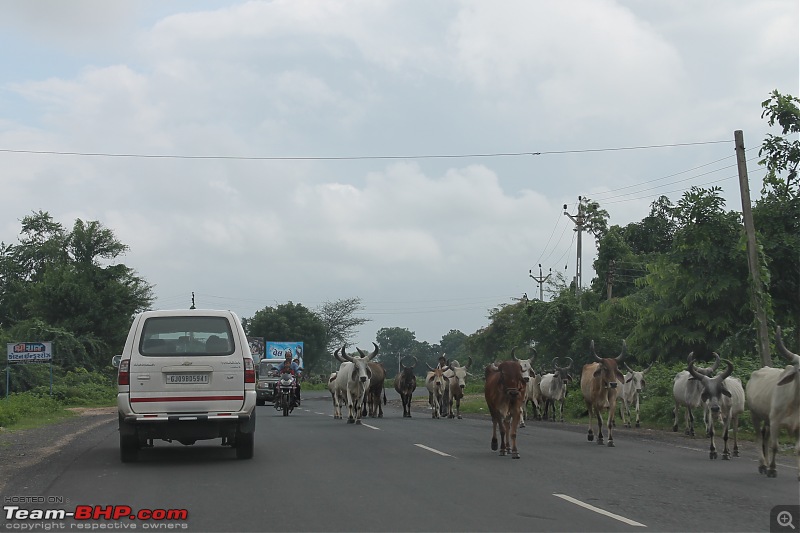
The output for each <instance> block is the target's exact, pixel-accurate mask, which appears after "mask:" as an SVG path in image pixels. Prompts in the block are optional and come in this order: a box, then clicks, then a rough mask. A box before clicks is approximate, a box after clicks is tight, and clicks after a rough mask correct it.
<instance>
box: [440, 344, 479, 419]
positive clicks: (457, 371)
mask: <svg viewBox="0 0 800 533" xmlns="http://www.w3.org/2000/svg"><path fill="white" fill-rule="evenodd" d="M471 365H472V357H470V358H469V359H468V360H467V365H466V366H461V365H460V364H459V362H458V361H450V366H449V367H448V368H447V370H445V371H444V377H445V378H447V382H448V392H449V393H448V398H447V400H446V403H447V404H448V405H447V408H448V409H447V417H448V418H461V398H463V397H464V387H466V385H467V370H469V367H470V366H471ZM453 404H455V407H456V408H455V412H454V411H453Z"/></svg>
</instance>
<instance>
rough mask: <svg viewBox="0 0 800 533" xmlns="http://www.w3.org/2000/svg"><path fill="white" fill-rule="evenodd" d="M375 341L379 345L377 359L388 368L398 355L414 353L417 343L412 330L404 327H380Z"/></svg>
mask: <svg viewBox="0 0 800 533" xmlns="http://www.w3.org/2000/svg"><path fill="white" fill-rule="evenodd" d="M375 342H377V343H378V346H380V347H381V351H380V355H379V356H378V360H379V361H384V362H385V363H386V365H387V366H389V367H390V368H391V367H393V366H394V365H395V363H396V362H397V358H398V357H408V356H412V355H415V351H416V344H418V343H417V339H416V335H415V334H414V332H412V331H409V330H408V329H406V328H381V329H379V330H378V333H376V334H375ZM417 358H419V356H417ZM422 363H423V361H420V364H422ZM422 366H423V367H424V364H423V365H422Z"/></svg>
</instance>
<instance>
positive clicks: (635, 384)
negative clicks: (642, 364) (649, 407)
mask: <svg viewBox="0 0 800 533" xmlns="http://www.w3.org/2000/svg"><path fill="white" fill-rule="evenodd" d="M625 368H627V369H628V373H627V374H625V382H624V384H623V385H622V405H621V406H620V414H621V415H622V425H623V426H625V427H626V428H629V427H631V406H633V408H634V410H635V411H636V427H637V428H638V427H640V424H639V395H640V394H641V393H642V391H643V390H644V387H645V385H646V384H647V383H646V381H645V379H644V376H645V374H647V373H648V372H649V371H650V369H651V368H653V363H650V366H648V367H647V368H645V369H644V370H642V371H641V372H637V371H636V370H634V369H632V368H631V367H629V366H628V363H625ZM626 414H627V415H628V416H627V418H626V417H625V415H626Z"/></svg>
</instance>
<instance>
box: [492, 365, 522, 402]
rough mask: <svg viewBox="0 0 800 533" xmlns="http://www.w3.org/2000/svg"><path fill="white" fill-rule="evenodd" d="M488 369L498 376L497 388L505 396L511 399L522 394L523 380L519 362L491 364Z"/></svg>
mask: <svg viewBox="0 0 800 533" xmlns="http://www.w3.org/2000/svg"><path fill="white" fill-rule="evenodd" d="M490 368H491V369H492V370H491V371H492V372H497V373H498V374H499V375H500V378H499V386H500V388H501V390H502V391H503V392H504V393H505V394H507V395H509V396H510V397H511V398H512V399H513V398H516V397H517V396H520V395H522V394H524V392H525V378H524V377H523V375H522V365H521V364H520V363H519V361H503V362H501V363H492V365H491V366H490ZM487 370H488V369H487Z"/></svg>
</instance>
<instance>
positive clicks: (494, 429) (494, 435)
mask: <svg viewBox="0 0 800 533" xmlns="http://www.w3.org/2000/svg"><path fill="white" fill-rule="evenodd" d="M492 451H497V418H495V416H494V414H492Z"/></svg>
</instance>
